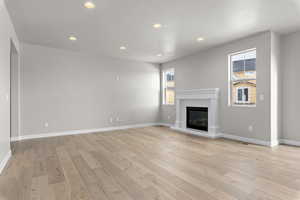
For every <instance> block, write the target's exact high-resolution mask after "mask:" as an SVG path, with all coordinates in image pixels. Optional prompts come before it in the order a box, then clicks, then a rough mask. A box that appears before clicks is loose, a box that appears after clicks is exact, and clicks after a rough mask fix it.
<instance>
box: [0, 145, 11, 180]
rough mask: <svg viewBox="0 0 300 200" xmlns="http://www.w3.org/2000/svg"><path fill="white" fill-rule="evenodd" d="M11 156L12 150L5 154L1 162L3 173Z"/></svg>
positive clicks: (0, 171) (0, 167)
mask: <svg viewBox="0 0 300 200" xmlns="http://www.w3.org/2000/svg"><path fill="white" fill-rule="evenodd" d="M10 157H11V150H9V152H7V154H6V155H5V156H4V158H3V160H2V161H1V162H0V174H1V173H2V171H3V169H4V168H5V166H6V164H7V162H8V161H9V159H10Z"/></svg>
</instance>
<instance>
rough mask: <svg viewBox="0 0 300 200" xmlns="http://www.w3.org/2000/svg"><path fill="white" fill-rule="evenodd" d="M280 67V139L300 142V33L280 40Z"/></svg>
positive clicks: (285, 36)
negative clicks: (281, 130) (281, 126)
mask: <svg viewBox="0 0 300 200" xmlns="http://www.w3.org/2000/svg"><path fill="white" fill-rule="evenodd" d="M281 52H282V57H281V66H282V73H283V77H282V80H283V81H282V82H283V85H282V91H283V92H282V98H283V100H282V101H283V103H282V105H283V106H282V113H283V117H282V118H283V119H282V122H283V134H282V138H283V139H287V140H295V141H298V142H299V141H300V133H299V114H300V105H299V102H300V101H299V99H300V93H299V88H300V82H299V80H300V78H299V74H300V31H299V32H296V33H292V34H288V35H284V36H282V38H281Z"/></svg>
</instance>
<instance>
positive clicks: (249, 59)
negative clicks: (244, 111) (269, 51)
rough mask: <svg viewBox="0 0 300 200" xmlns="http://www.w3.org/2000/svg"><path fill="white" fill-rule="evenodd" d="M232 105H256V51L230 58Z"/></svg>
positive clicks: (234, 55)
mask: <svg viewBox="0 0 300 200" xmlns="http://www.w3.org/2000/svg"><path fill="white" fill-rule="evenodd" d="M230 61H231V62H230V63H231V66H230V67H231V76H230V80H229V81H230V82H231V85H230V87H231V88H230V90H231V103H232V104H236V105H255V104H256V50H251V51H245V52H242V53H238V54H233V55H231V56H230Z"/></svg>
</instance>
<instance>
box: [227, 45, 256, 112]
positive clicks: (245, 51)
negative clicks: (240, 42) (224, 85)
mask: <svg viewBox="0 0 300 200" xmlns="http://www.w3.org/2000/svg"><path fill="white" fill-rule="evenodd" d="M249 51H256V59H257V48H256V47H254V48H250V49H246V50H242V51H237V52H234V53H230V54H228V64H227V66H228V79H227V80H228V103H227V105H228V106H229V107H256V104H257V102H256V104H234V103H233V102H232V101H233V100H232V94H231V91H232V84H231V82H232V80H231V74H233V71H232V70H233V68H232V62H231V57H232V56H235V55H237V54H241V53H247V52H249ZM256 74H257V71H256Z"/></svg>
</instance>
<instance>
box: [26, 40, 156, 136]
mask: <svg viewBox="0 0 300 200" xmlns="http://www.w3.org/2000/svg"><path fill="white" fill-rule="evenodd" d="M117 77H119V80H117ZM159 92H160V90H159V67H158V66H157V65H153V64H147V63H143V62H135V61H128V60H119V59H112V58H104V57H95V56H94V57H93V56H88V55H82V54H78V53H74V52H69V51H65V50H59V49H53V48H48V47H42V46H36V45H29V44H23V45H22V51H21V113H22V117H21V118H22V120H21V121H22V124H21V127H22V130H21V134H22V135H32V134H41V133H52V132H61V131H69V130H81V129H95V128H103V127H111V126H122V125H133V124H143V123H154V122H158V120H159V98H160V97H159ZM111 117H112V118H113V123H111V122H110V118H111ZM117 117H119V119H120V121H117ZM46 122H47V123H48V124H49V126H48V127H45V126H44V125H45V123H46Z"/></svg>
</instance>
